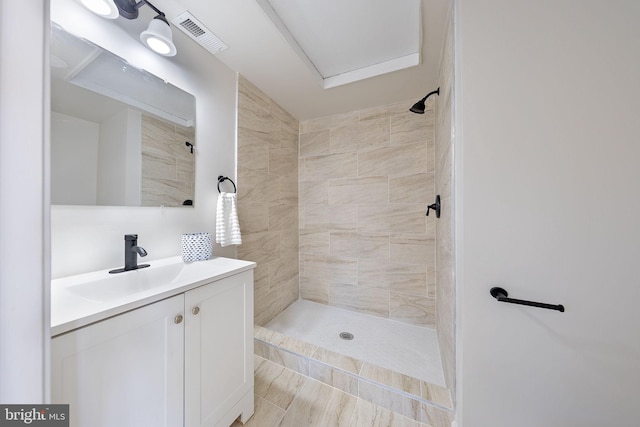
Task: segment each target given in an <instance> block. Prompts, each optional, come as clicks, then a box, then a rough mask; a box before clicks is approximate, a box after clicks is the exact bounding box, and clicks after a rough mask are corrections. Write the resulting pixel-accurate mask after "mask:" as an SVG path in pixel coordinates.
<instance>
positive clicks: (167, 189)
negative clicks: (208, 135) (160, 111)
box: [140, 114, 196, 206]
mask: <svg viewBox="0 0 640 427" xmlns="http://www.w3.org/2000/svg"><path fill="white" fill-rule="evenodd" d="M140 119H141V132H140V138H141V146H142V149H141V171H142V176H141V178H142V179H141V185H142V196H141V200H140V202H141V205H142V206H182V203H183V202H184V201H185V200H193V198H194V194H195V193H194V184H193V183H194V182H195V157H194V155H193V154H191V151H190V150H189V148H188V147H187V146H185V142H186V141H188V142H191V143H194V144H195V142H196V141H195V132H194V129H193V128H186V127H183V126H180V125H176V124H173V123H169V122H167V121H164V120H161V119H159V118H156V117H153V116H150V115H148V114H141V117H140Z"/></svg>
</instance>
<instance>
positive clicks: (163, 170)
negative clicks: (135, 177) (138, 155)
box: [141, 152, 178, 179]
mask: <svg viewBox="0 0 640 427" xmlns="http://www.w3.org/2000/svg"><path fill="white" fill-rule="evenodd" d="M141 164H142V176H143V177H144V178H150V179H153V178H161V179H162V178H169V179H177V178H178V167H177V164H176V159H175V158H174V157H171V156H169V155H166V154H163V153H157V152H156V153H150V152H143V153H142V159H141Z"/></svg>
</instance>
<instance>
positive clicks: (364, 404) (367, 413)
mask: <svg viewBox="0 0 640 427" xmlns="http://www.w3.org/2000/svg"><path fill="white" fill-rule="evenodd" d="M349 427H429V426H427V425H426V424H423V423H420V422H418V421H416V420H412V419H410V418H407V417H404V416H402V415H400V414H398V413H396V412H392V411H390V410H388V409H386V408H383V407H381V406H378V405H374V404H373V403H371V402H368V401H366V400H364V399H358V403H357V404H356V410H355V413H354V414H353V419H352V420H351V424H350V425H349Z"/></svg>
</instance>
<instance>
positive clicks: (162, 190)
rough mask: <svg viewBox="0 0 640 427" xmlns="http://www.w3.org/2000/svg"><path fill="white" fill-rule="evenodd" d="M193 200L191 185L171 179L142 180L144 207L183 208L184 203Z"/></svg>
mask: <svg viewBox="0 0 640 427" xmlns="http://www.w3.org/2000/svg"><path fill="white" fill-rule="evenodd" d="M187 199H191V200H193V188H192V187H191V185H189V184H187V183H184V182H179V181H174V180H171V179H160V178H153V179H149V178H144V177H143V178H142V205H143V206H161V205H163V206H182V202H183V201H185V200H187Z"/></svg>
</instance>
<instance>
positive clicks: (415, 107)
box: [409, 88, 440, 114]
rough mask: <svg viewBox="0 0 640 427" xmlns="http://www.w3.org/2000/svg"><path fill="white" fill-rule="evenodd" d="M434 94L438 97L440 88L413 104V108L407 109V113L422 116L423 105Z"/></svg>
mask: <svg viewBox="0 0 640 427" xmlns="http://www.w3.org/2000/svg"><path fill="white" fill-rule="evenodd" d="M434 93H435V94H437V95H440V88H438V89H436V90H434V91H433V92H429V93H428V94H427V96H425V97H424V98H422V99H421V100H420V101H418V102H416V103H415V104H413V107H411V108H410V109H409V111H411V112H412V113H416V114H424V110H425V106H424V103H425V101H426V100H427V98H429V97H430V96H431V95H433V94H434Z"/></svg>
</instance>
